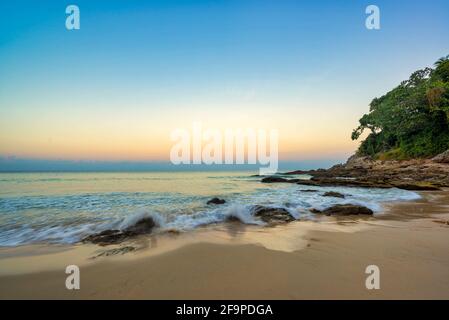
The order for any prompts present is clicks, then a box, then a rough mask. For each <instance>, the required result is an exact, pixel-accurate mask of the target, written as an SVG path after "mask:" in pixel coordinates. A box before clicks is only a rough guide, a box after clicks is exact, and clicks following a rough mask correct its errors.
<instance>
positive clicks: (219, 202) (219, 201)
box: [207, 198, 226, 204]
mask: <svg viewBox="0 0 449 320" xmlns="http://www.w3.org/2000/svg"><path fill="white" fill-rule="evenodd" d="M224 203H226V200H223V199H219V198H212V199H210V200H209V201H207V204H224Z"/></svg>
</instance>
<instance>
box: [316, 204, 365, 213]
mask: <svg viewBox="0 0 449 320" xmlns="http://www.w3.org/2000/svg"><path fill="white" fill-rule="evenodd" d="M310 212H312V213H319V214H325V215H327V216H351V215H373V210H371V209H369V208H367V207H364V206H359V205H355V204H337V205H334V206H332V207H330V208H327V209H325V210H323V211H320V210H317V209H311V210H310Z"/></svg>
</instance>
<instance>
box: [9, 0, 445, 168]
mask: <svg viewBox="0 0 449 320" xmlns="http://www.w3.org/2000/svg"><path fill="white" fill-rule="evenodd" d="M69 4H75V5H77V6H78V7H79V8H80V23H81V24H80V26H81V28H80V30H70V31H69V30H67V29H66V27H65V20H66V17H67V14H66V13H65V8H66V6H67V5H69ZM370 4H374V5H377V6H378V7H379V9H380V23H381V28H380V30H368V29H367V28H366V27H365V19H366V18H367V14H366V13H365V8H366V7H367V6H368V5H370ZM448 30H449V2H448V1H446V0H427V1H424V0H422V1H387V0H382V1H377V0H373V1H358V0H351V1H347V0H333V1H327V0H325V1H312V0H310V1H298V0H297V1H264V0H258V1H246V0H238V1H233V0H227V1H219V0H218V1H193V0H192V1H187V0H185V1H169V0H165V1H137V0H128V1H124V0H123V1H113V0H112V1H107V2H106V1H95V0H89V1H84V0H73V1H71V2H67V1H45V0H42V1H21V0H18V1H1V2H0V158H3V159H9V160H11V159H12V160H14V159H21V160H24V159H25V160H27V161H30V160H38V161H39V163H41V164H42V163H43V162H42V161H47V160H48V161H55V160H64V161H80V160H81V161H83V160H84V161H136V162H145V161H159V162H164V161H168V159H169V152H170V148H171V147H172V145H173V142H172V141H171V140H170V133H171V132H172V131H173V130H175V129H177V128H183V129H187V130H191V128H192V124H193V123H194V122H201V123H202V125H203V127H205V128H218V129H220V130H224V129H225V128H234V129H235V128H256V129H266V130H269V129H277V130H279V155H280V160H281V161H287V162H288V161H293V162H294V161H314V160H316V161H330V160H332V161H334V160H335V161H338V160H344V159H345V158H347V157H348V156H350V155H351V154H352V153H354V151H355V150H356V148H357V146H358V144H359V142H358V141H351V139H350V135H351V132H352V130H353V129H354V128H355V127H357V125H358V119H359V118H360V117H361V116H362V115H363V114H364V113H366V112H367V111H368V108H369V103H370V101H371V100H372V99H373V98H374V97H378V96H381V95H383V94H385V93H386V92H387V91H389V90H391V89H392V88H393V87H395V86H396V85H398V84H399V83H400V82H401V81H402V80H405V79H407V78H408V76H409V75H410V73H412V72H413V71H415V70H418V69H421V68H424V67H427V66H432V65H433V63H434V62H435V61H436V60H437V59H439V58H440V57H442V56H445V55H447V54H449V33H448ZM12 160H11V161H12ZM0 169H1V168H0Z"/></svg>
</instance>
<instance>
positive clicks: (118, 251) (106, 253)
mask: <svg viewBox="0 0 449 320" xmlns="http://www.w3.org/2000/svg"><path fill="white" fill-rule="evenodd" d="M134 250H136V248H134V247H131V246H127V247H121V248H116V249H110V250H106V251H103V252H101V253H100V254H98V255H97V256H96V257H109V256H115V255H118V254H121V255H123V254H126V253H128V252H132V251H134Z"/></svg>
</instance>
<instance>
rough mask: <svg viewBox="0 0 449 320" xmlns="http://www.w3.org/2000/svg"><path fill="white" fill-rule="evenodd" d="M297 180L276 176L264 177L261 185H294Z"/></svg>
mask: <svg viewBox="0 0 449 320" xmlns="http://www.w3.org/2000/svg"><path fill="white" fill-rule="evenodd" d="M298 181H299V179H285V178H281V177H276V176H270V177H265V178H263V179H262V180H261V182H262V183H296V182H298Z"/></svg>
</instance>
